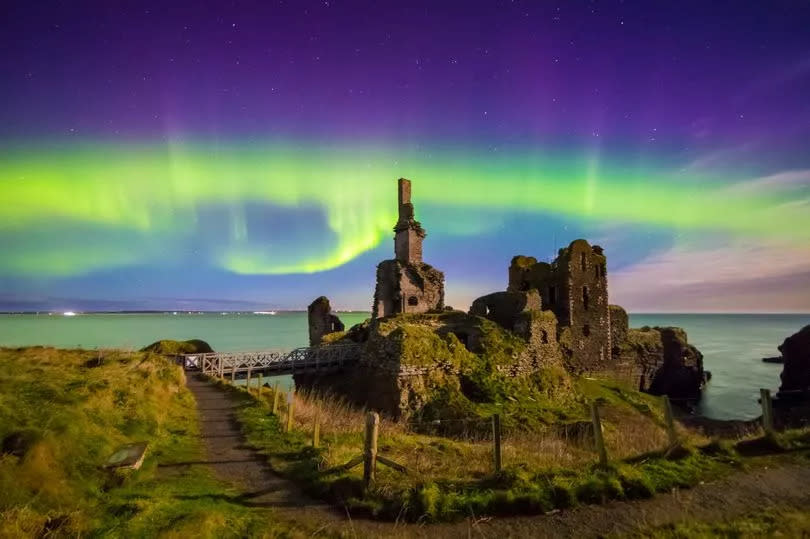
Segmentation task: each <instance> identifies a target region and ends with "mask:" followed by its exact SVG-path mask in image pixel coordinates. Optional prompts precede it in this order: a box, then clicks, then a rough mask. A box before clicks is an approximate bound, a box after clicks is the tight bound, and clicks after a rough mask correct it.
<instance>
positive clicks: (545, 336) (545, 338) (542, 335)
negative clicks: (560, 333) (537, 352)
mask: <svg viewBox="0 0 810 539" xmlns="http://www.w3.org/2000/svg"><path fill="white" fill-rule="evenodd" d="M540 340H541V341H542V343H543V344H548V333H547V332H546V330H545V329H541V330H540Z"/></svg>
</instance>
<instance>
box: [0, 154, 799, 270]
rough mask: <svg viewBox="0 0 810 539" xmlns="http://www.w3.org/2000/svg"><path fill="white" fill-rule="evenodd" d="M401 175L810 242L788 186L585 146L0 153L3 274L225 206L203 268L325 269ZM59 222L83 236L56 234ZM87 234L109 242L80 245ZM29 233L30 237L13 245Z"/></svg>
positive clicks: (520, 202) (373, 227)
mask: <svg viewBox="0 0 810 539" xmlns="http://www.w3.org/2000/svg"><path fill="white" fill-rule="evenodd" d="M662 168H663V167H662ZM398 177H408V178H411V179H413V180H414V181H415V184H414V189H415V191H414V196H415V201H416V202H417V209H420V208H425V207H428V206H432V207H437V208H447V209H449V210H454V211H453V214H457V213H459V211H462V212H466V211H469V212H471V213H470V215H471V216H474V213H472V212H473V211H474V210H476V209H486V210H496V211H520V212H527V213H538V214H539V213H546V214H556V215H560V216H565V217H571V218H578V219H586V220H594V221H597V222H610V223H616V222H619V223H623V224H635V225H650V226H655V227H662V228H667V229H673V230H678V231H706V232H713V233H722V234H726V235H730V236H737V237H740V236H742V237H749V236H750V237H756V238H760V239H762V240H768V239H774V240H779V241H783V242H790V243H797V244H799V243H806V242H807V240H808V239H810V213H809V212H807V211H806V208H804V209H803V208H802V206H801V205H796V204H790V203H791V201H792V197H791V196H790V193H786V192H780V191H778V190H777V191H773V190H772V191H769V192H763V191H762V190H757V189H738V188H735V187H736V186H738V183H733V182H729V181H728V180H727V179H723V180H721V179H718V178H708V177H687V176H685V175H683V174H681V175H679V174H675V173H668V172H664V173H662V172H660V171H659V172H657V173H656V172H655V171H654V170H652V167H649V166H644V165H638V166H636V167H626V166H622V165H621V164H617V163H615V162H612V161H610V162H608V161H607V160H603V159H600V158H599V154H598V153H596V152H594V153H591V154H589V155H585V156H583V155H574V154H570V155H561V154H559V153H555V154H554V155H548V154H545V153H543V152H540V151H534V150H525V151H511V152H508V153H505V154H503V153H502V154H498V153H494V154H493V153H488V152H478V153H475V152H471V151H469V150H464V151H458V150H452V149H451V150H438V151H436V152H432V154H431V155H427V154H426V153H425V152H416V151H405V152H396V151H392V150H390V149H383V148H378V147H374V146H373V145H369V146H367V147H363V148H361V147H357V146H352V147H333V146H332V147H325V146H318V145H315V144H303V145H297V146H290V145H287V144H280V143H266V144H247V145H245V144H233V145H226V146H223V145H204V144H180V143H169V144H168V145H161V146H157V145H129V146H116V145H106V144H79V145H75V146H72V147H64V146H63V147H53V148H50V149H42V148H40V149H37V150H29V149H25V148H17V149H7V150H5V151H4V152H2V153H0V182H1V185H2V197H0V215H2V220H0V235H2V237H4V238H6V240H5V241H4V242H5V243H6V244H8V245H7V246H5V247H4V250H5V253H4V256H3V257H2V261H0V273H2V274H5V275H40V276H69V275H78V274H82V273H87V272H89V271H93V270H96V269H102V268H109V267H117V266H124V265H132V264H137V263H144V262H149V261H151V260H153V258H155V257H158V256H159V255H158V254H157V253H159V252H160V244H161V242H165V241H166V240H167V239H170V240H171V239H173V240H178V241H179V240H182V239H183V238H187V237H191V236H192V235H193V234H194V233H195V231H198V229H199V226H200V222H199V219H200V217H199V213H198V210H199V209H200V208H202V207H206V206H222V207H226V208H230V209H231V210H232V212H231V215H232V223H231V231H230V234H229V241H228V245H226V246H224V247H223V249H221V250H219V251H218V254H217V256H216V259H215V260H213V263H214V264H215V265H217V266H219V267H221V268H224V269H227V270H229V271H231V272H235V273H239V274H293V273H312V272H318V271H325V270H329V269H332V268H335V267H338V266H340V265H342V264H345V263H347V262H349V261H350V260H352V259H354V258H355V257H357V256H358V255H360V254H362V253H364V252H366V251H368V250H370V249H373V248H375V247H376V246H378V245H379V244H380V243H381V242H382V241H384V240H388V239H390V237H391V235H392V232H391V229H392V226H393V224H394V221H395V220H396V204H395V203H394V202H393V201H394V200H395V192H394V189H395V187H394V185H395V184H394V180H395V179H396V178H398ZM249 203H259V204H272V205H274V206H278V207H286V208H299V207H302V206H309V207H317V208H319V209H320V210H321V211H323V213H324V215H325V218H326V223H327V225H328V227H329V231H327V234H328V233H331V234H332V235H333V237H334V241H333V242H332V243H331V244H330V245H331V247H330V248H328V249H326V250H324V249H321V248H318V249H306V248H305V246H304V248H300V247H299V249H298V251H296V252H295V253H289V252H286V251H285V249H284V248H283V238H279V241H280V244H281V245H282V248H281V249H279V244H276V242H273V244H274V246H268V245H261V244H257V243H256V242H255V241H254V242H251V240H250V236H251V234H250V230H248V229H247V225H246V224H245V222H244V217H243V215H244V212H243V209H244V207H245V205H246V204H249ZM470 219H471V221H472V220H473V219H472V217H471V218H470ZM69 227H78V228H79V229H81V230H86V231H88V234H89V235H88V236H84V237H83V238H79V239H76V238H72V239H71V238H66V237H62V236H60V233H61V234H62V235H63V236H64V233H62V232H61V231H62V229H63V228H69ZM429 228H430V230H431V231H437V232H439V233H441V232H443V231H445V230H446V231H450V230H452V231H454V233H455V232H456V231H457V229H458V228H459V227H458V226H451V225H449V224H446V223H442V222H431V223H430V224H429ZM93 231H99V233H100V234H101V236H99V237H100V238H104V237H105V236H103V233H107V234H108V236H106V239H99V240H98V241H96V240H92V238H94V237H95V236H94V235H93ZM111 231H114V232H115V236H113V235H110V234H109V232H111ZM471 233H474V232H471ZM27 234H28V235H33V237H35V238H37V241H33V242H31V241H25V238H26V237H27V236H26V235H27ZM282 234H283V233H280V234H279V236H282ZM114 237H115V238H119V239H117V240H113V238H114ZM8 238H17V241H11V242H10V241H9V240H8ZM120 238H124V239H120Z"/></svg>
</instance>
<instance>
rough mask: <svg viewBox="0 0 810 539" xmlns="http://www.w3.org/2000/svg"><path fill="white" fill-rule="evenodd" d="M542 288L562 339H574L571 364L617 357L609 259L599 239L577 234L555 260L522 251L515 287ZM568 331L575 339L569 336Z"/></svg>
mask: <svg viewBox="0 0 810 539" xmlns="http://www.w3.org/2000/svg"><path fill="white" fill-rule="evenodd" d="M531 289H537V291H538V292H539V293H540V296H541V298H542V303H543V308H544V309H549V310H551V311H553V312H554V314H555V315H556V316H557V320H558V323H559V325H558V331H559V333H560V341H561V342H570V348H569V350H568V352H569V354H570V357H569V361H570V363H571V367H573V368H574V369H577V370H592V369H598V368H600V367H601V366H603V365H604V364H605V363H606V362H608V361H610V358H611V332H610V309H609V308H608V291H607V259H606V257H605V255H604V253H603V251H602V248H601V247H599V246H598V245H594V246H591V245H590V244H589V243H588V242H587V241H585V240H581V239H580V240H574V241H572V242H571V244H570V245H569V246H568V247H566V248H564V249H560V252H559V253H558V256H557V258H556V259H555V260H554V262H552V263H551V264H547V263H545V262H537V260H536V259H535V258H534V257H527V256H516V257H514V258H513V259H512V264H511V265H510V266H509V288H508V290H509V291H510V292H519V291H528V290H531ZM563 331H567V332H568V333H569V335H570V338H569V339H565V338H563V335H562V332H563Z"/></svg>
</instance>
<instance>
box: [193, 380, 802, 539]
mask: <svg viewBox="0 0 810 539" xmlns="http://www.w3.org/2000/svg"><path fill="white" fill-rule="evenodd" d="M188 387H189V389H190V390H191V391H192V393H193V394H194V397H195V399H196V400H197V409H198V411H199V417H200V425H201V437H202V439H203V442H204V445H205V448H206V452H207V459H206V461H205V462H206V464H208V465H210V466H211V468H212V469H213V471H214V473H215V475H216V476H217V477H218V478H220V479H221V480H223V481H225V482H227V483H230V484H232V485H234V486H235V487H237V488H239V489H242V490H243V492H244V493H243V494H242V495H241V496H240V497H239V500H240V503H244V505H246V506H251V507H262V508H267V507H270V508H274V511H273V513H274V514H275V515H277V516H278V517H280V518H281V519H283V520H288V521H290V523H291V526H292V527H295V528H297V529H299V530H300V531H302V532H304V533H305V534H306V535H314V536H346V537H492V538H498V539H505V538H508V537H583V538H584V537H599V536H604V535H607V534H625V533H633V532H637V531H639V530H640V529H645V528H648V527H650V526H661V525H665V524H671V523H678V522H682V521H717V520H722V519H730V518H734V517H737V516H740V515H743V514H746V513H751V512H754V511H759V510H762V509H766V508H767V507H769V506H771V505H774V506H778V507H781V508H784V507H796V508H804V507H807V505H808V503H810V489H808V488H807V485H808V484H810V467H807V466H796V465H794V466H786V467H779V468H772V469H761V470H757V471H754V472H750V473H741V474H737V475H734V476H731V477H729V478H726V479H723V480H720V481H715V482H712V483H707V484H704V485H698V486H697V487H695V488H692V489H689V490H678V491H674V492H672V493H668V494H661V495H658V496H656V497H654V498H652V499H650V500H638V501H628V502H610V503H607V504H604V505H589V506H583V507H580V508H577V509H573V510H569V511H562V512H558V513H554V514H548V515H538V516H532V517H510V518H493V519H481V520H473V519H467V520H465V521H463V522H458V523H453V524H435V525H418V524H410V525H403V524H394V523H390V522H377V521H369V520H362V519H360V520H357V519H355V520H352V519H349V518H347V517H346V515H344V514H341V513H340V512H338V511H336V510H335V509H333V508H331V507H330V506H328V505H326V504H323V503H321V502H317V501H314V500H312V499H311V498H308V497H307V496H305V495H304V494H302V493H301V491H300V490H299V489H298V488H297V487H296V486H295V484H294V483H293V482H291V481H288V480H286V479H283V478H281V477H279V476H278V475H276V474H274V473H273V472H272V470H271V469H270V468H269V466H268V465H267V463H266V461H265V460H264V458H263V457H262V456H261V455H259V454H258V453H257V452H255V451H254V450H252V449H251V448H249V447H247V446H246V445H245V441H244V438H243V437H242V435H241V433H240V430H239V426H238V424H237V422H236V416H235V411H236V408H237V406H238V403H237V402H236V401H235V400H234V399H233V398H231V397H230V396H229V395H228V393H227V392H225V391H222V390H220V389H217V388H216V387H214V386H212V385H210V384H208V383H206V382H203V381H200V380H197V379H195V378H194V377H191V376H190V377H188Z"/></svg>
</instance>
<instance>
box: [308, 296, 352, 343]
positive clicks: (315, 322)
mask: <svg viewBox="0 0 810 539" xmlns="http://www.w3.org/2000/svg"><path fill="white" fill-rule="evenodd" d="M307 315H308V321H309V345H310V346H317V345H319V344H321V340H322V339H323V337H324V336H325V335H328V334H330V333H335V332H337V331H343V330H344V329H345V326H344V325H343V322H341V321H340V318H338V317H337V316H335V315H334V314H332V307H331V305H330V304H329V299H328V298H327V297H326V296H321V297H319V298H317V299H316V300H315V301H313V302H312V303H310V304H309V307H307Z"/></svg>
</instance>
